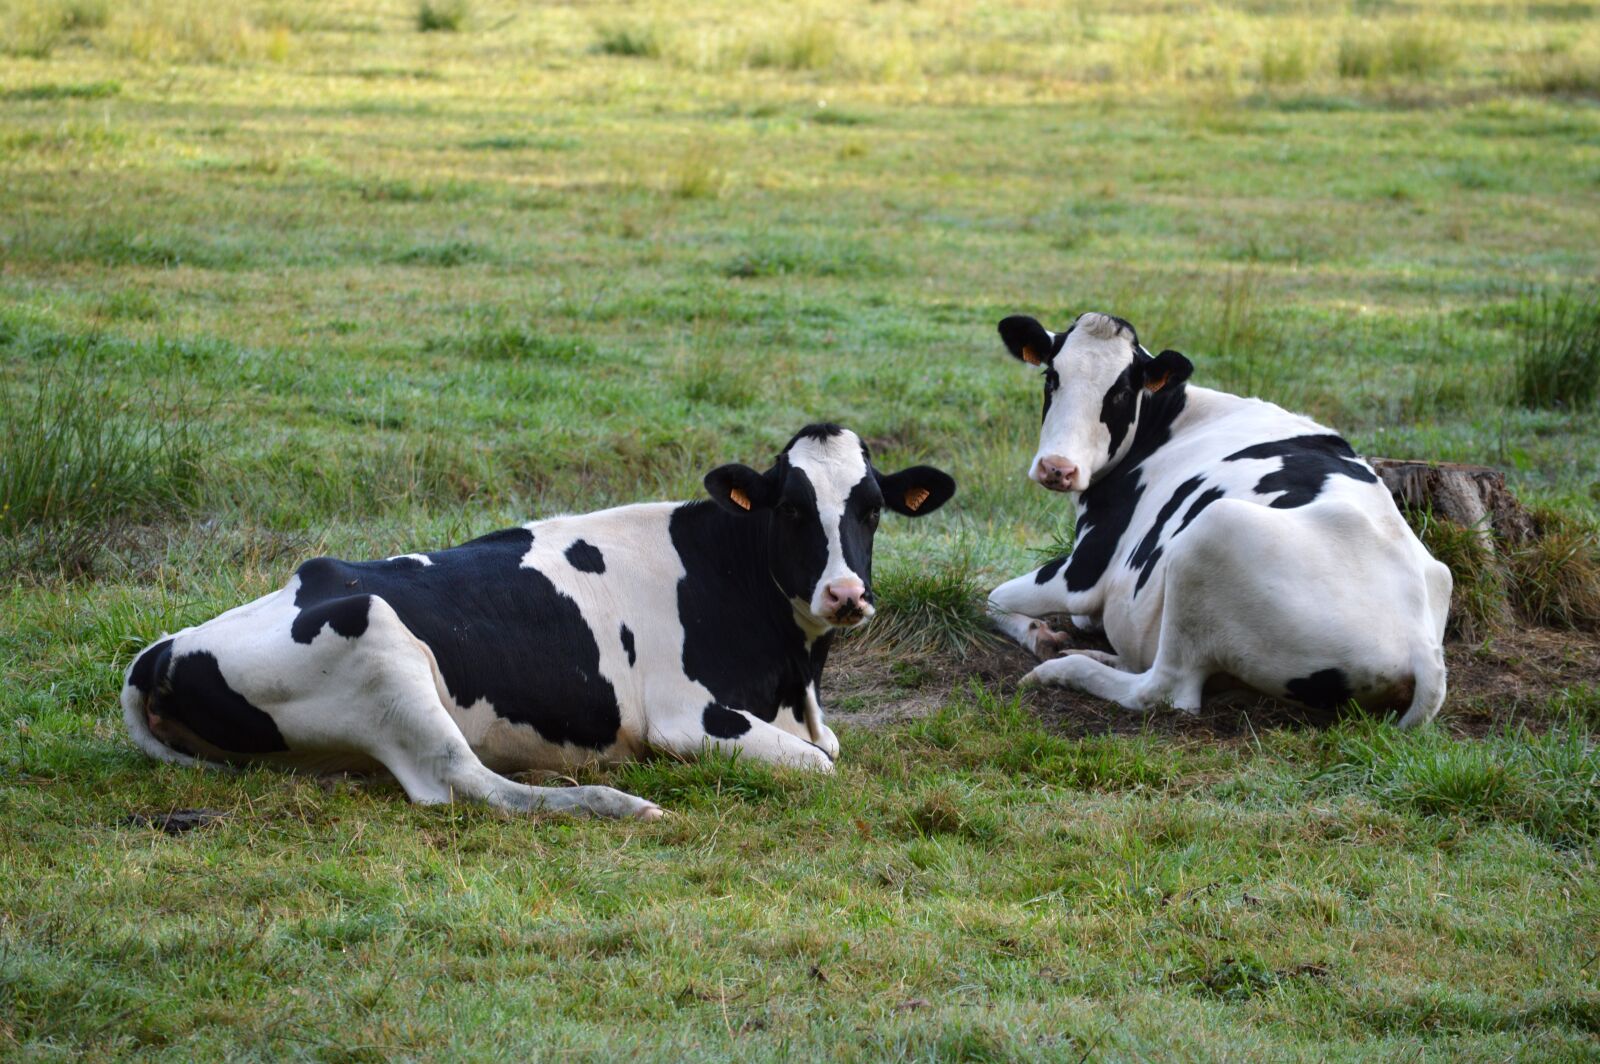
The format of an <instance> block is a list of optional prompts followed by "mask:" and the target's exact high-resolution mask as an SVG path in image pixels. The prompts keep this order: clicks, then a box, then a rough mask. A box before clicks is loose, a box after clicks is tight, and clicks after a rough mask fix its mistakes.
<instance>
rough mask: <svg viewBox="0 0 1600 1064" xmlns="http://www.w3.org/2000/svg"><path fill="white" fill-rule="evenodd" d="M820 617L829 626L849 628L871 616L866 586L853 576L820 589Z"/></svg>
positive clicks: (834, 581) (831, 582) (832, 582)
mask: <svg viewBox="0 0 1600 1064" xmlns="http://www.w3.org/2000/svg"><path fill="white" fill-rule="evenodd" d="M822 616H823V618H824V619H825V620H826V621H827V622H828V623H829V624H835V625H838V626H839V627H841V628H849V627H851V626H852V625H857V624H860V623H861V622H862V621H864V620H866V619H867V618H868V617H871V616H872V603H870V602H868V601H867V585H866V584H864V583H862V582H861V580H860V579H859V578H857V577H854V576H847V577H845V578H844V579H842V580H833V581H830V582H829V583H828V586H826V587H824V588H823V589H822Z"/></svg>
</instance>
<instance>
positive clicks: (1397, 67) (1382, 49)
mask: <svg viewBox="0 0 1600 1064" xmlns="http://www.w3.org/2000/svg"><path fill="white" fill-rule="evenodd" d="M1460 54H1461V53H1460V46H1459V45H1458V44H1457V43H1456V39H1455V36H1454V35H1453V34H1452V33H1450V32H1449V31H1448V30H1447V29H1445V28H1443V27H1440V26H1435V25H1433V24H1432V23H1428V22H1422V21H1417V22H1404V23H1400V24H1398V25H1394V26H1390V27H1388V28H1386V29H1383V30H1361V31H1356V32H1352V33H1348V34H1346V35H1345V36H1344V37H1343V38H1342V39H1341V40H1340V41H1339V52H1338V59H1337V67H1338V71H1339V76H1340V77H1343V78H1353V79H1358V80H1363V81H1376V80H1381V79H1384V78H1411V79H1414V80H1418V81H1420V80H1424V79H1427V78H1430V77H1436V76H1438V75H1441V74H1446V73H1449V71H1450V70H1451V69H1452V68H1454V67H1455V65H1456V62H1457V60H1458V59H1459V58H1460Z"/></svg>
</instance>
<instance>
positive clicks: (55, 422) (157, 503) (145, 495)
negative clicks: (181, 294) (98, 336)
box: [0, 341, 211, 573]
mask: <svg viewBox="0 0 1600 1064" xmlns="http://www.w3.org/2000/svg"><path fill="white" fill-rule="evenodd" d="M69 344H70V346H69V347H68V348H67V349H66V350H64V351H58V352H57V353H56V354H55V357H54V358H53V359H52V360H50V361H47V362H46V363H45V365H44V368H43V371H42V373H41V374H40V375H39V377H38V379H37V380H36V381H34V382H32V383H31V384H23V383H19V382H16V381H11V382H8V384H7V386H6V387H5V388H4V389H0V536H3V537H4V539H5V541H6V543H5V547H4V551H3V552H4V553H7V554H9V555H11V557H10V558H9V559H8V561H9V562H10V563H11V564H15V565H19V566H21V567H24V568H28V569H32V570H35V571H47V570H56V571H60V572H65V573H84V572H87V571H89V570H90V569H91V568H92V566H93V563H94V561H95V558H96V556H97V555H98V554H99V552H100V550H101V549H102V548H103V547H104V546H106V545H107V544H109V543H110V542H112V541H114V540H115V539H116V538H117V537H118V535H119V534H120V533H121V532H122V531H123V530H124V528H125V526H126V525H127V524H129V523H131V522H133V521H137V520H140V519H144V518H150V517H154V516H157V515H160V514H165V513H171V512H173V511H182V510H186V509H187V508H188V507H189V506H191V505H192V504H193V503H194V502H195V501H196V498H197V496H198V494H199V489H200V483H201V473H202V469H203V467H204V460H205V457H206V455H207V453H208V452H209V451H210V444H211V430H210V426H209V422H208V421H207V420H206V419H205V418H204V416H203V412H202V411H201V410H200V409H199V408H198V405H197V403H196V402H195V401H194V399H193V398H192V397H191V396H190V395H189V393H188V392H187V391H186V390H184V387H183V385H181V384H179V385H173V384H170V383H167V384H162V385H158V386H156V387H155V389H154V390H152V391H150V392H148V393H146V394H142V395H138V394H136V395H135V396H133V397H131V398H130V397H127V396H125V395H123V394H121V393H120V392H119V391H118V390H117V389H115V388H114V387H113V383H112V380H111V379H110V378H109V377H108V376H107V375H106V373H105V372H104V369H103V367H102V366H100V365H98V364H97V360H96V357H95V355H96V352H95V344H94V342H93V341H76V342H72V341H69ZM161 379H162V380H164V381H169V382H170V381H172V380H174V379H181V378H176V377H175V375H174V374H171V373H165V374H162V377H161Z"/></svg>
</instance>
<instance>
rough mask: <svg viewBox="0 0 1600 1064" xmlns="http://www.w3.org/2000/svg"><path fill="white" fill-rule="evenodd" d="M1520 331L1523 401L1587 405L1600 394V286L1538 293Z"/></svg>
mask: <svg viewBox="0 0 1600 1064" xmlns="http://www.w3.org/2000/svg"><path fill="white" fill-rule="evenodd" d="M1520 334H1521V335H1520V340H1521V343H1520V346H1519V348H1518V351H1517V362H1516V376H1515V387H1516V395H1517V399H1518V401H1519V402H1521V403H1522V405H1523V406H1527V407H1532V408H1535V409H1541V408H1549V407H1565V408H1567V409H1571V410H1583V409H1586V408H1588V407H1592V406H1593V405H1594V403H1595V400H1596V399H1600V288H1595V287H1592V286H1590V287H1583V288H1569V289H1566V290H1564V291H1560V292H1554V293H1551V292H1539V293H1535V294H1534V295H1532V296H1530V297H1529V299H1528V301H1527V307H1526V308H1525V310H1524V313H1523V315H1522V321H1521V329H1520Z"/></svg>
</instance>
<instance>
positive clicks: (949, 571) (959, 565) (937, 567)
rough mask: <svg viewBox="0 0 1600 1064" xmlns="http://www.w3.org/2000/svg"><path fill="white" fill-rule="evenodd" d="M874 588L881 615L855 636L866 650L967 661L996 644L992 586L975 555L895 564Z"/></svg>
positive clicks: (881, 571)
mask: <svg viewBox="0 0 1600 1064" xmlns="http://www.w3.org/2000/svg"><path fill="white" fill-rule="evenodd" d="M872 583H873V594H874V597H875V599H876V605H877V609H878V612H877V615H876V616H874V617H873V619H872V620H871V621H870V622H869V623H868V624H867V626H866V628H865V629H864V630H863V631H862V633H861V634H860V635H859V636H855V637H853V638H857V639H859V640H860V641H861V643H862V644H863V645H865V646H869V647H874V648H882V649H890V650H894V651H896V652H903V653H908V654H918V655H927V654H953V655H955V656H957V657H964V656H965V655H966V654H968V653H969V652H970V651H972V650H974V649H976V648H978V647H980V646H982V645H984V644H986V643H989V642H992V641H994V640H995V639H996V636H995V634H994V633H993V631H991V630H990V628H989V624H988V618H987V617H986V616H985V614H984V609H983V602H984V598H985V591H986V584H985V582H984V580H983V579H982V573H981V572H980V570H979V566H978V564H977V562H976V560H975V559H974V558H973V556H972V554H971V553H970V552H967V551H963V552H961V553H958V554H957V555H956V556H954V557H952V558H949V559H946V560H942V561H930V560H928V559H925V558H919V559H906V560H903V561H895V562H891V563H889V564H887V565H884V566H882V567H881V568H880V569H879V571H878V572H877V573H876V574H874V576H873V580H872Z"/></svg>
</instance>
